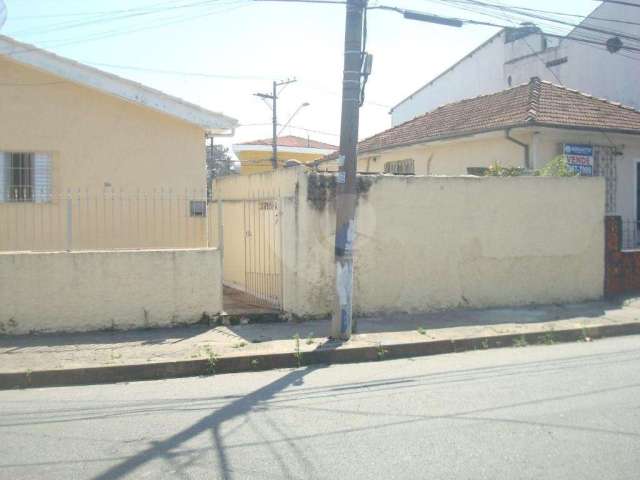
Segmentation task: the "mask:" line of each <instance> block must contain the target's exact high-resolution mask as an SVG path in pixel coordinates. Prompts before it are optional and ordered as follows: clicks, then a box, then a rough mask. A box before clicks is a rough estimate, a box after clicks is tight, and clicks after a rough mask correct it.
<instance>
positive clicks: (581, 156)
mask: <svg viewBox="0 0 640 480" xmlns="http://www.w3.org/2000/svg"><path fill="white" fill-rule="evenodd" d="M563 151H564V158H565V159H566V161H567V166H568V167H569V169H570V170H572V171H574V172H575V173H577V174H578V175H585V176H591V175H593V146H591V145H576V144H571V143H567V144H565V145H564V148H563Z"/></svg>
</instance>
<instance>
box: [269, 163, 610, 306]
mask: <svg viewBox="0 0 640 480" xmlns="http://www.w3.org/2000/svg"><path fill="white" fill-rule="evenodd" d="M275 175H276V176H278V175H281V174H280V173H277V174H275ZM283 175H286V177H287V179H288V180H289V181H294V182H295V185H297V188H292V190H293V191H297V192H298V193H297V203H296V205H297V206H296V207H295V208H292V209H290V210H288V211H285V212H284V215H285V217H286V216H288V218H284V219H283V228H284V231H283V235H284V237H285V238H286V239H289V241H288V243H287V247H286V248H285V249H284V250H283V252H284V257H285V258H284V262H283V263H284V265H285V275H284V292H285V297H284V308H285V310H287V311H290V312H292V313H294V314H297V315H326V314H328V313H329V312H330V311H331V309H332V299H333V298H334V278H335V272H334V268H335V267H334V262H333V237H334V232H335V204H334V201H335V198H334V197H335V194H334V193H333V192H335V183H334V181H333V177H326V176H320V177H319V178H320V180H319V178H318V176H316V177H314V176H312V175H310V174H308V173H306V172H304V171H301V170H300V171H298V172H296V177H295V178H292V177H291V173H290V172H287V173H286V174H283ZM281 179H282V178H281ZM360 191H361V193H360V198H359V205H358V217H357V223H356V230H357V239H356V247H355V248H356V264H355V293H354V309H355V310H356V311H357V312H360V313H374V312H383V311H388V312H390V311H408V312H418V311H430V310H437V309H446V308H455V307H489V306H497V305H523V304H535V303H539V304H542V303H553V302H568V301H579V300H588V299H596V298H599V297H601V295H602V292H603V276H604V255H603V252H604V243H603V242H604V230H603V218H604V183H603V179H601V178H540V177H516V178H475V177H397V176H363V177H361V178H360Z"/></svg>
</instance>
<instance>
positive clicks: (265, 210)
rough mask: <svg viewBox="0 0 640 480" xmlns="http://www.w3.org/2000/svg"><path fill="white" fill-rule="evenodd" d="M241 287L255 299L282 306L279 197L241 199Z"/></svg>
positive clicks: (280, 211) (280, 213)
mask: <svg viewBox="0 0 640 480" xmlns="http://www.w3.org/2000/svg"><path fill="white" fill-rule="evenodd" d="M242 211H243V225H244V287H245V291H246V292H247V293H250V294H251V295H253V296H254V297H256V299H258V301H260V302H264V303H265V304H268V305H271V306H274V307H277V308H282V255H281V252H282V228H281V226H282V222H281V217H282V210H281V202H280V199H279V198H277V197H275V196H271V197H262V198H252V199H248V200H243V210H242Z"/></svg>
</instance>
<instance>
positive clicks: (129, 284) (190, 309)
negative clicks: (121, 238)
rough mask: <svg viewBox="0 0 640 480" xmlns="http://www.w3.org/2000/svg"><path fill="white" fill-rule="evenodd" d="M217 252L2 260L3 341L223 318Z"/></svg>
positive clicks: (7, 255)
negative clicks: (26, 335)
mask: <svg viewBox="0 0 640 480" xmlns="http://www.w3.org/2000/svg"><path fill="white" fill-rule="evenodd" d="M220 276H221V271H220V252H219V250H216V249H198V250H171V251H162V250H144V251H110V252H104V251H102V252H100V251H94V252H75V253H66V252H51V253H0V285H2V288H0V305H2V308H1V309H0V333H9V334H24V333H30V332H54V331H88V330H98V329H105V328H117V329H127V328H143V327H150V326H170V325H176V324H182V323H194V322H197V321H199V320H200V319H201V317H202V314H203V313H205V312H206V313H209V314H216V313H218V312H220V311H221V310H222V284H221V281H220Z"/></svg>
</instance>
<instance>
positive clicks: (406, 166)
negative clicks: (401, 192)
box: [384, 158, 416, 175]
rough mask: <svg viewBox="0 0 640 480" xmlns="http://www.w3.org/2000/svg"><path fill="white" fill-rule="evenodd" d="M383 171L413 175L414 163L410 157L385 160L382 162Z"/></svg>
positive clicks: (414, 171)
mask: <svg viewBox="0 0 640 480" xmlns="http://www.w3.org/2000/svg"><path fill="white" fill-rule="evenodd" d="M384 173H393V174H394V175H415V173H416V167H415V163H414V161H413V159H412V158H408V159H406V160H394V161H392V162H386V163H385V164H384Z"/></svg>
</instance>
